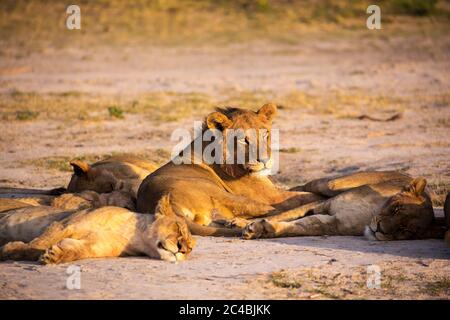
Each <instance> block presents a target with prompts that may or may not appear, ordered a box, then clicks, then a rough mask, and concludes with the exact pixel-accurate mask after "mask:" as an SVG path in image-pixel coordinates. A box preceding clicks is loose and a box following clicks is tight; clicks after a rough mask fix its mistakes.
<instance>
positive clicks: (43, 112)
mask: <svg viewBox="0 0 450 320" xmlns="http://www.w3.org/2000/svg"><path fill="white" fill-rule="evenodd" d="M219 96H221V97H219V98H217V97H212V96H210V95H208V94H204V93H197V92H191V93H175V92H152V93H146V94H140V95H137V96H132V97H123V96H120V97H117V96H110V95H96V94H88V93H81V92H62V93H48V94H40V93H35V92H20V91H14V92H11V93H3V94H0V107H1V108H0V118H1V119H2V120H7V121H13V120H36V119H50V120H71V121H74V120H82V121H84V120H89V121H95V120H97V121H98V120H108V119H118V120H120V119H123V118H124V117H126V115H127V114H145V116H146V117H147V118H148V119H149V120H154V121H159V122H169V121H179V120H183V119H186V118H189V117H193V116H195V117H201V116H204V115H205V114H206V113H208V112H209V111H212V110H213V109H214V107H217V106H237V107H241V108H249V109H253V110H255V109H257V108H258V107H260V106H261V105H263V104H264V103H267V102H268V101H273V102H275V103H277V104H278V105H279V106H280V108H281V109H283V108H284V109H297V110H301V111H304V112H308V113H314V114H325V115H333V116H335V117H337V118H352V117H355V116H357V115H360V114H362V113H372V112H375V113H377V112H387V111H392V110H394V111H397V112H398V111H402V110H403V109H404V108H405V106H406V105H407V104H408V101H406V100H404V99H403V98H402V99H401V98H396V97H392V96H389V97H387V96H375V95H370V94H366V93H364V92H362V91H358V90H353V91H346V92H343V91H338V90H335V91H330V92H328V93H327V94H320V95H313V94H307V93H304V92H300V91H295V92H290V93H288V94H283V95H279V94H276V93H274V92H271V91H244V92H240V91H239V92H238V91H234V90H229V91H227V92H226V93H225V92H224V93H222V94H221V95H219Z"/></svg>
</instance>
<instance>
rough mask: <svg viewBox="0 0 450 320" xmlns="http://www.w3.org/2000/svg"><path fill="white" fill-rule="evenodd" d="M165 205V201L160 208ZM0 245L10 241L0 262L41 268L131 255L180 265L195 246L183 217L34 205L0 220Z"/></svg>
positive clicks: (10, 212) (5, 246)
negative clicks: (34, 263)
mask: <svg viewBox="0 0 450 320" xmlns="http://www.w3.org/2000/svg"><path fill="white" fill-rule="evenodd" d="M167 203H168V202H167V201H164V200H163V201H161V202H160V205H167ZM168 210H170V208H166V210H165V211H166V212H167V211H168ZM10 241H13V242H10ZM0 242H3V243H5V242H8V243H6V244H5V245H4V246H3V247H1V248H0V260H39V261H40V262H41V263H43V264H50V263H64V262H70V261H74V260H79V259H86V258H101V257H118V256H135V255H147V256H149V257H152V258H156V259H162V260H167V261H181V260H185V259H186V257H187V256H188V255H189V253H190V252H191V250H192V248H193V247H194V245H195V240H194V239H193V238H192V237H191V234H190V232H189V230H188V227H187V225H186V223H185V221H184V219H182V218H180V217H177V216H175V215H174V214H171V215H165V216H161V215H157V216H152V215H144V214H139V213H134V212H131V211H129V210H127V209H124V208H119V207H102V208H99V209H95V210H93V211H89V210H81V211H77V212H73V211H64V210H61V209H59V208H54V207H44V206H35V207H26V208H21V209H16V210H12V211H8V212H6V213H4V214H3V215H2V217H1V218H0ZM25 242H28V243H25Z"/></svg>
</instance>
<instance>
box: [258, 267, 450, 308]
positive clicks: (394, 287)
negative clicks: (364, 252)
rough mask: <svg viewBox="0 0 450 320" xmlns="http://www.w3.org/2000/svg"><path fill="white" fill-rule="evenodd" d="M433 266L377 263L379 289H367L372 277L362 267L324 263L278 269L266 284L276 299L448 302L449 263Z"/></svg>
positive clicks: (267, 279)
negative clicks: (438, 300)
mask: <svg viewBox="0 0 450 320" xmlns="http://www.w3.org/2000/svg"><path fill="white" fill-rule="evenodd" d="M433 263H434V262H433ZM435 263H436V266H433V267H431V266H428V265H427V266H421V265H420V264H416V263H407V264H405V263H402V262H400V261H398V262H389V263H380V265H379V267H380V278H379V279H380V287H379V288H376V287H375V288H369V287H368V286H367V284H368V283H367V281H368V279H370V278H369V277H372V276H373V275H372V274H370V275H369V274H368V273H367V267H364V266H357V267H347V266H344V265H342V266H340V267H337V266H331V265H330V264H327V265H324V266H321V267H316V268H301V269H297V270H281V271H278V272H273V273H271V274H270V275H269V276H268V278H266V281H267V282H268V283H269V284H270V285H269V286H268V290H270V291H271V292H272V294H276V297H277V298H278V299H280V298H294V299H355V298H356V299H380V298H382V299H405V298H407V299H411V298H413V299H423V298H425V299H427V298H434V299H435V298H442V299H447V298H448V295H449V290H450V279H449V278H448V276H447V275H446V273H447V272H448V263H446V262H443V261H437V262H435ZM370 283H373V282H372V281H370Z"/></svg>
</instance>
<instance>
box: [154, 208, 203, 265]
mask: <svg viewBox="0 0 450 320" xmlns="http://www.w3.org/2000/svg"><path fill="white" fill-rule="evenodd" d="M149 231H150V232H149V233H148V234H147V235H146V237H147V240H148V241H150V245H151V247H152V249H153V250H152V252H153V254H152V255H151V256H152V257H154V258H157V259H161V260H166V261H173V262H175V261H183V260H186V258H187V257H188V255H189V254H190V253H191V251H192V249H193V248H194V246H195V239H194V238H193V237H192V235H191V233H190V231H189V228H188V226H187V224H186V222H185V221H184V219H183V218H180V217H177V216H174V215H171V216H164V215H157V216H156V220H155V221H154V222H153V223H152V225H151V227H150V230H149Z"/></svg>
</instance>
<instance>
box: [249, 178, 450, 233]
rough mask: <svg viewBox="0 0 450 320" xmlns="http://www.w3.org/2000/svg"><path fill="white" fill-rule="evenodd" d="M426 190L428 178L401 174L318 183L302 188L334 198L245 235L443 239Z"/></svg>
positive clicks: (275, 218) (272, 220)
mask: <svg viewBox="0 0 450 320" xmlns="http://www.w3.org/2000/svg"><path fill="white" fill-rule="evenodd" d="M425 186H426V180H425V179H423V178H417V179H412V178H411V177H409V176H407V175H405V174H401V173H398V172H364V173H357V174H354V175H349V176H344V177H340V178H333V179H319V180H314V181H311V182H309V183H307V184H306V185H305V186H302V187H300V188H298V189H301V190H308V191H311V192H316V193H319V194H322V195H325V196H326V195H328V196H332V195H334V197H332V198H330V199H328V200H325V201H320V202H316V203H313V204H309V205H305V206H303V207H302V208H303V212H302V211H301V210H300V208H299V210H298V211H297V214H296V215H284V214H280V215H279V216H273V217H269V218H267V219H264V220H259V221H255V222H252V223H250V224H248V225H247V226H246V229H245V231H244V233H243V237H244V238H246V239H253V238H272V237H286V236H318V235H355V236H358V235H363V234H365V235H366V236H367V237H369V238H373V239H377V240H405V239H424V238H443V236H444V232H445V227H443V226H440V225H439V224H438V223H437V222H436V220H435V217H434V213H433V207H432V204H431V200H430V197H429V196H428V194H427V193H426V192H425ZM292 220H293V221H292Z"/></svg>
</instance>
